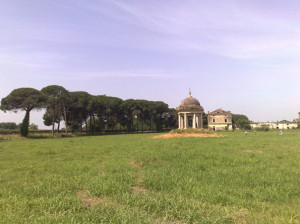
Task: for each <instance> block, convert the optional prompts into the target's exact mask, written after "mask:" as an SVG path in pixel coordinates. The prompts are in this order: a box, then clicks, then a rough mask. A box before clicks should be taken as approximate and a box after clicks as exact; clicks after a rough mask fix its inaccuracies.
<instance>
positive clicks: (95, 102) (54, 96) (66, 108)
mask: <svg viewBox="0 0 300 224" xmlns="http://www.w3.org/2000/svg"><path fill="white" fill-rule="evenodd" d="M41 107H44V108H46V112H45V114H44V116H43V119H44V124H45V125H46V126H51V125H52V134H54V128H55V124H57V126H58V128H57V131H59V125H60V122H61V121H62V120H64V123H65V126H66V128H65V131H66V133H67V131H68V130H71V131H72V132H76V131H81V132H82V131H83V130H84V129H85V131H88V132H91V133H94V132H95V131H98V132H102V131H127V132H130V131H136V132H139V131H142V132H143V131H144V130H156V131H162V130H163V129H172V128H176V127H177V111H176V110H175V109H170V108H169V107H168V104H166V103H164V102H161V101H148V100H135V99H129V100H122V99H120V98H117V97H111V96H106V95H100V96H93V95H91V94H89V93H87V92H84V91H76V92H69V91H68V90H66V89H65V88H64V87H62V86H57V85H50V86H47V87H45V88H43V89H42V90H41V91H38V90H35V89H31V88H21V89H16V90H14V91H13V92H12V93H11V94H10V95H9V96H7V97H6V98H4V99H2V105H1V109H2V110H4V111H6V110H14V111H17V110H19V109H21V110H25V111H29V112H30V111H31V110H32V109H34V108H36V109H38V108H41ZM23 126H24V125H23ZM23 126H22V127H23ZM23 128H25V127H23Z"/></svg>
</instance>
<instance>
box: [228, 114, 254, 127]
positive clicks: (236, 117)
mask: <svg viewBox="0 0 300 224" xmlns="http://www.w3.org/2000/svg"><path fill="white" fill-rule="evenodd" d="M232 126H233V127H234V128H235V127H238V128H239V129H246V130H250V129H251V126H250V120H249V119H248V117H247V116H246V115H243V114H232Z"/></svg>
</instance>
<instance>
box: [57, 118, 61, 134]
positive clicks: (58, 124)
mask: <svg viewBox="0 0 300 224" xmlns="http://www.w3.org/2000/svg"><path fill="white" fill-rule="evenodd" d="M59 126H60V121H58V123H57V134H58V133H59Z"/></svg>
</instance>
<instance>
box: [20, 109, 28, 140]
mask: <svg viewBox="0 0 300 224" xmlns="http://www.w3.org/2000/svg"><path fill="white" fill-rule="evenodd" d="M28 129H29V111H26V113H25V117H24V119H23V122H22V124H21V127H20V134H21V136H23V137H27V136H28Z"/></svg>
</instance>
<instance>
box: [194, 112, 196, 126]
mask: <svg viewBox="0 0 300 224" xmlns="http://www.w3.org/2000/svg"><path fill="white" fill-rule="evenodd" d="M193 128H196V114H195V113H194V115H193Z"/></svg>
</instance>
